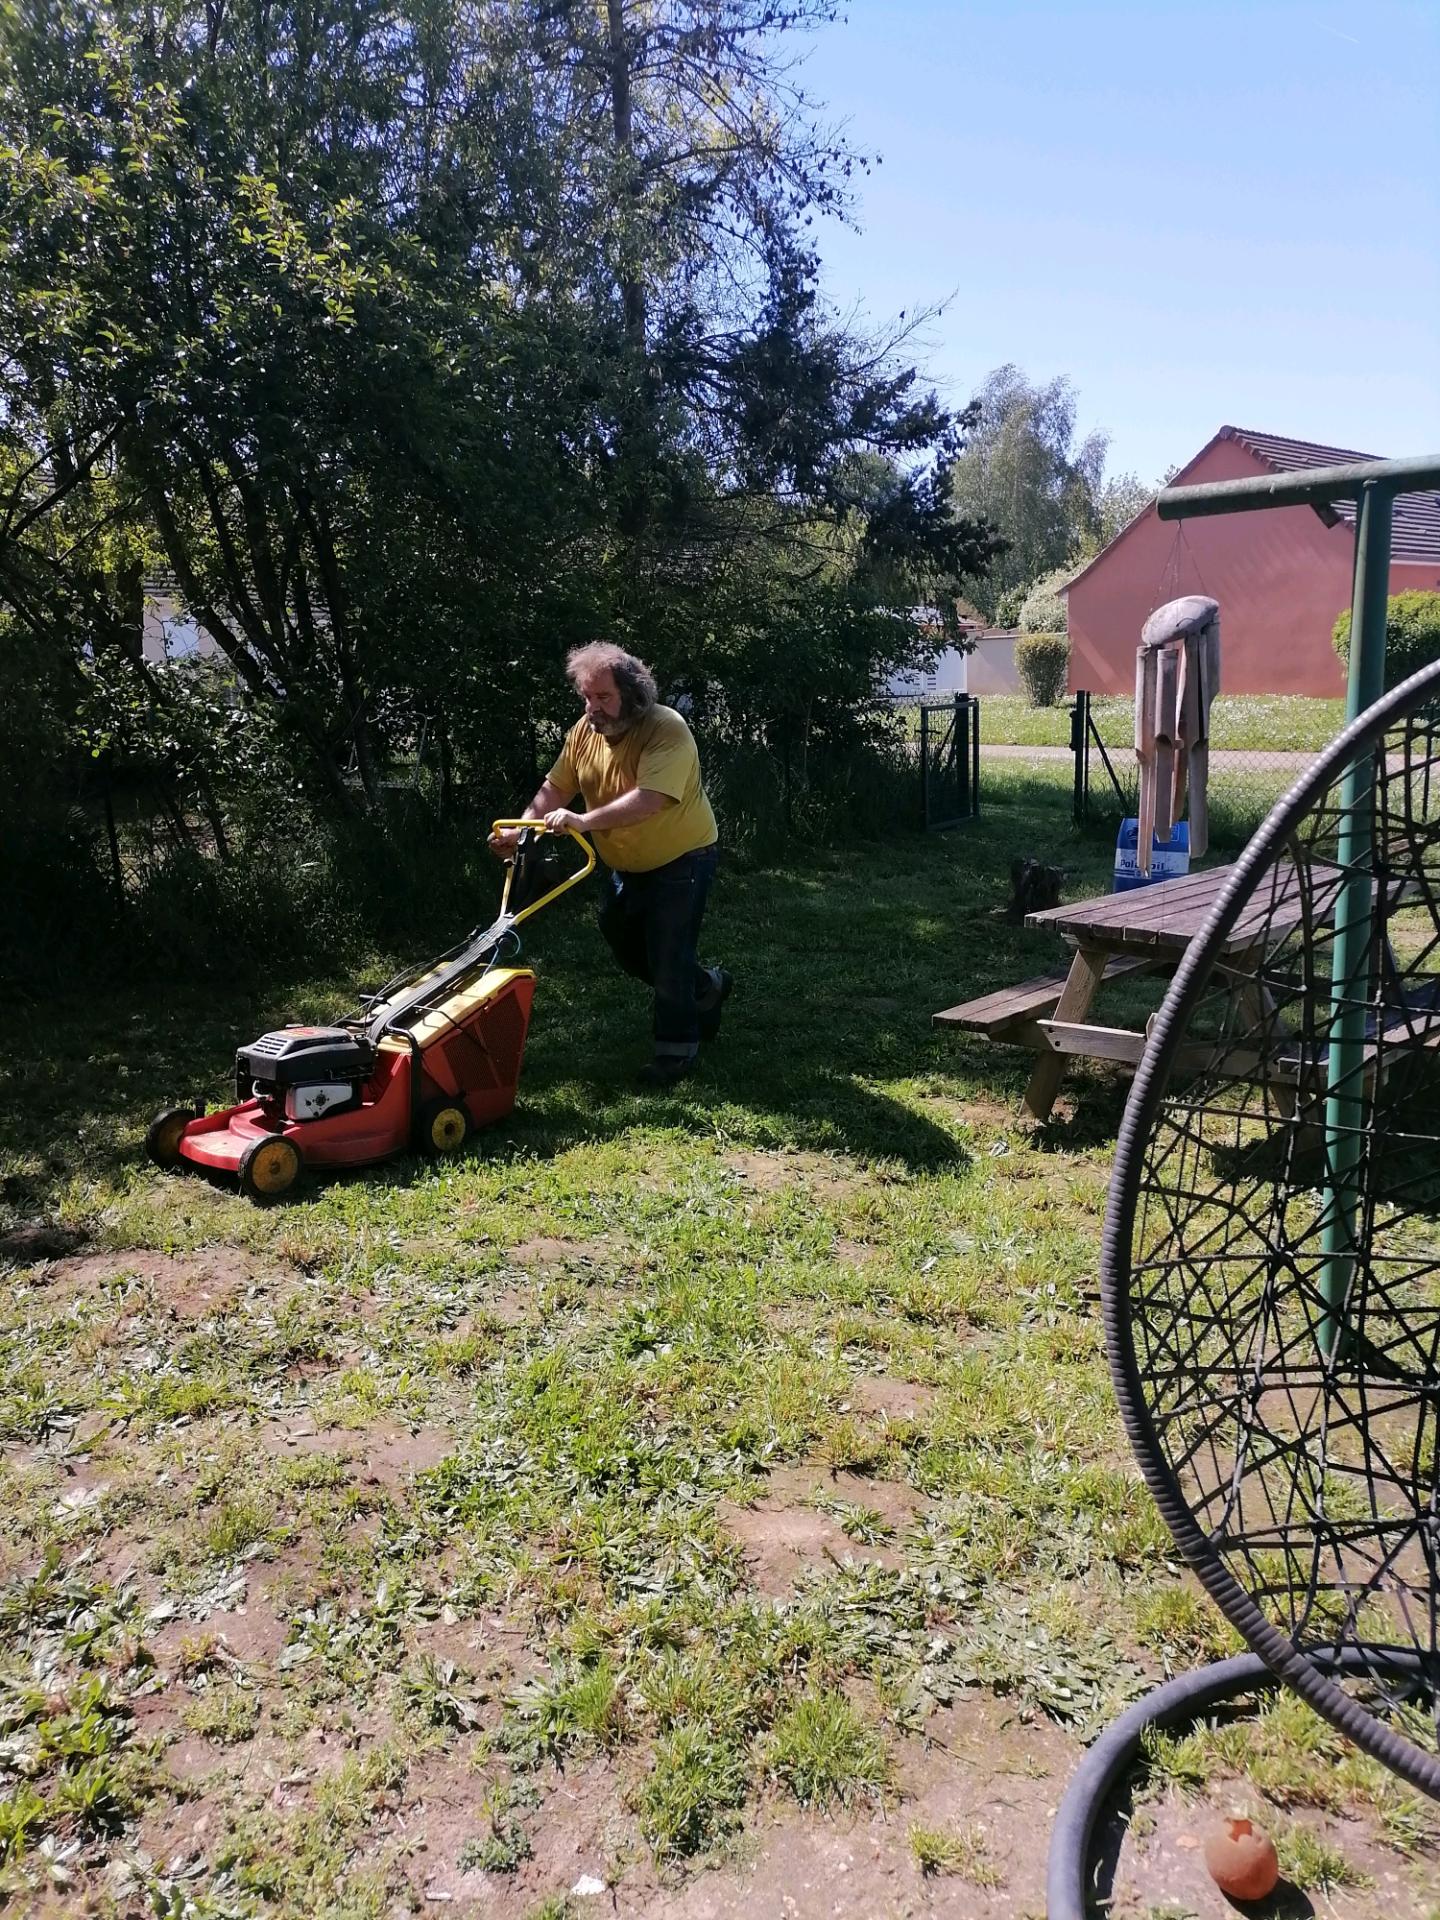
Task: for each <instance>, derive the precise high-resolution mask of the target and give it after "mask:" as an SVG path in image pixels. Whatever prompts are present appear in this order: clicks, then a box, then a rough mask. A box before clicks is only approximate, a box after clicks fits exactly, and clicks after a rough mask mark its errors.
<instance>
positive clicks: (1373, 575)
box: [1155, 456, 1440, 1359]
mask: <svg viewBox="0 0 1440 1920" xmlns="http://www.w3.org/2000/svg"><path fill="white" fill-rule="evenodd" d="M1430 487H1440V458H1436V457H1433V456H1423V457H1420V458H1416V459H1410V460H1366V461H1361V462H1358V463H1356V462H1352V463H1350V464H1348V465H1345V466H1334V467H1312V468H1310V469H1309V470H1308V471H1303V472H1299V473H1287V474H1275V475H1273V476H1271V477H1262V478H1258V479H1255V480H1220V481H1215V482H1214V483H1212V484H1209V485H1205V486H1198V487H1167V488H1166V489H1165V491H1164V492H1163V493H1162V494H1161V495H1160V497H1159V499H1158V500H1157V501H1156V503H1155V510H1156V512H1157V513H1158V514H1159V516H1160V518H1161V519H1162V520H1183V519H1187V518H1189V517H1190V516H1192V515H1204V514H1212V513H1250V512H1253V511H1255V510H1256V509H1261V508H1266V507H1295V506H1308V507H1323V506H1326V505H1328V504H1330V503H1331V502H1333V501H1336V500H1355V501H1357V502H1358V503H1359V516H1358V519H1357V521H1356V527H1355V573H1354V587H1353V592H1352V597H1351V610H1350V678H1349V685H1348V688H1347V691H1346V700H1345V719H1346V722H1347V724H1348V722H1350V721H1352V720H1356V719H1358V718H1359V716H1360V715H1361V714H1362V713H1364V712H1365V711H1366V709H1367V708H1368V707H1371V706H1373V705H1374V703H1375V701H1376V700H1378V699H1379V698H1380V695H1381V693H1382V692H1383V691H1384V685H1385V617H1386V612H1387V606H1386V603H1387V601H1388V599H1389V594H1390V551H1391V523H1392V518H1393V507H1394V502H1395V496H1396V495H1397V494H1399V493H1413V492H1417V491H1419V490H1421V489H1428V488H1430ZM1374 786H1375V762H1374V756H1373V754H1371V755H1362V756H1360V757H1359V758H1358V759H1357V760H1356V761H1355V762H1354V763H1353V764H1352V765H1351V766H1350V767H1349V768H1347V769H1346V772H1345V774H1344V777H1343V780H1342V784H1341V789H1340V800H1341V822H1340V833H1339V844H1338V848H1337V854H1338V860H1339V865H1340V868H1341V873H1342V879H1341V884H1340V890H1339V894H1338V896H1337V900H1336V909H1335V946H1334V959H1333V962H1332V965H1333V972H1332V976H1331V983H1330V995H1331V1001H1330V1005H1331V1027H1330V1034H1331V1038H1330V1050H1329V1059H1328V1063H1327V1067H1326V1075H1325V1084H1326V1098H1325V1170H1326V1171H1325V1192H1324V1215H1323V1218H1324V1238H1323V1264H1322V1267H1321V1272H1320V1293H1321V1298H1322V1300H1323V1302H1324V1308H1323V1312H1322V1315H1321V1320H1320V1327H1319V1340H1320V1350H1321V1352H1322V1354H1324V1355H1325V1357H1326V1358H1327V1359H1330V1358H1333V1357H1334V1355H1335V1353H1336V1351H1337V1348H1338V1346H1339V1344H1340V1343H1339V1340H1338V1335H1339V1333H1340V1330H1341V1327H1342V1325H1343V1309H1344V1304H1345V1299H1346V1296H1347V1294H1348V1293H1349V1290H1350V1287H1351V1284H1352V1282H1353V1280H1354V1277H1355V1269H1356V1265H1357V1262H1358V1260H1359V1257H1360V1254H1361V1248H1360V1244H1359V1237H1358V1234H1357V1231H1356V1227H1357V1220H1358V1216H1359V1211H1360V1199H1361V1193H1362V1187H1363V1182H1362V1178H1361V1170H1362V1166H1363V1161H1364V1144H1365V1142H1364V1118H1365V1100H1364V1083H1363V1074H1362V1065H1363V1056H1364V1047H1365V1011H1366V1009H1365V1002H1366V999H1367V997H1368V981H1369V973H1370V937H1369V936H1370V882H1369V871H1368V863H1369V857H1370V850H1371V836H1372V831H1373V820H1372V812H1373V796H1374ZM1362 863H1363V864H1364V867H1365V871H1357V869H1358V868H1359V867H1360V866H1361V864H1362Z"/></svg>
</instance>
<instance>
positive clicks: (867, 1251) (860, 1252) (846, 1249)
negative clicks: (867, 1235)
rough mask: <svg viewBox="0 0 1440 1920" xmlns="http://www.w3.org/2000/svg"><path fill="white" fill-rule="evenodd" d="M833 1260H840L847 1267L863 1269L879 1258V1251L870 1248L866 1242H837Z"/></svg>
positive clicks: (876, 1248) (875, 1248)
mask: <svg viewBox="0 0 1440 1920" xmlns="http://www.w3.org/2000/svg"><path fill="white" fill-rule="evenodd" d="M835 1258H836V1259H837V1260H842V1261H843V1262H844V1263H845V1265H846V1266H847V1267H865V1266H868V1265H869V1264H870V1262H871V1261H872V1260H878V1259H879V1258H880V1249H879V1247H876V1246H872V1245H871V1243H870V1242H869V1241H868V1240H837V1241H836V1242H835Z"/></svg>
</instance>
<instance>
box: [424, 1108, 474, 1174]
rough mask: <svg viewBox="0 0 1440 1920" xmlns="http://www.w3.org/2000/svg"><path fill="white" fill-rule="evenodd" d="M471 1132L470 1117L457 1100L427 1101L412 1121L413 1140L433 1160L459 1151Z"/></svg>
mask: <svg viewBox="0 0 1440 1920" xmlns="http://www.w3.org/2000/svg"><path fill="white" fill-rule="evenodd" d="M469 1134H470V1116H469V1114H468V1113H467V1112H466V1111H465V1107H464V1104H463V1102H461V1101H459V1100H446V1099H441V1100H427V1101H426V1103H425V1105H424V1106H423V1107H422V1108H421V1109H420V1116H419V1118H418V1120H417V1121H416V1123H415V1143H416V1145H417V1146H418V1147H419V1149H420V1151H421V1152H422V1153H424V1154H428V1155H429V1156H430V1158H431V1159H432V1160H442V1159H445V1158H447V1157H448V1156H449V1155H450V1154H452V1153H458V1152H459V1151H460V1149H461V1147H463V1146H464V1144H465V1142H466V1140H467V1139H468V1138H469Z"/></svg>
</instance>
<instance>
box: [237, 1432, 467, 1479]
mask: <svg viewBox="0 0 1440 1920" xmlns="http://www.w3.org/2000/svg"><path fill="white" fill-rule="evenodd" d="M257 1439H258V1441H259V1443H260V1446H261V1447H262V1449H263V1450H264V1451H265V1452H266V1453H272V1454H273V1453H279V1452H280V1451H281V1450H282V1449H284V1450H285V1451H287V1452H293V1453H320V1454H328V1455H330V1456H332V1457H333V1458H335V1459H337V1460H339V1461H340V1462H341V1463H342V1465H345V1466H348V1467H351V1468H353V1477H354V1478H355V1479H356V1480H358V1481H359V1482H360V1483H361V1485H362V1486H371V1487H387V1488H395V1487H403V1486H407V1485H409V1484H410V1483H411V1482H412V1481H413V1480H414V1478H415V1476H416V1474H418V1473H423V1472H425V1470H426V1469H427V1468H429V1467H436V1466H439V1464H440V1462H441V1461H442V1460H445V1459H448V1458H449V1456H450V1455H451V1454H452V1453H453V1452H454V1450H455V1445H456V1441H455V1435H454V1434H453V1433H452V1432H451V1431H450V1429H449V1428H448V1427H417V1428H415V1429H414V1430H413V1431H412V1430H411V1429H410V1428H409V1427H386V1426H368V1427H365V1428H364V1429H360V1428H356V1427H313V1426H311V1425H310V1424H309V1423H308V1422H307V1421H306V1420H305V1419H304V1418H303V1416H302V1417H301V1418H298V1419H295V1420H289V1421H286V1420H270V1421H267V1422H266V1423H265V1425H264V1426H262V1427H261V1428H260V1429H259V1432H258V1434H257Z"/></svg>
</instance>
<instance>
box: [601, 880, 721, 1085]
mask: <svg viewBox="0 0 1440 1920" xmlns="http://www.w3.org/2000/svg"><path fill="white" fill-rule="evenodd" d="M719 855H720V850H719V848H718V847H701V848H700V849H699V850H698V851H697V852H695V853H682V854H681V856H680V858H679V859H678V860H671V861H670V862H669V863H668V864H667V865H665V866H663V867H656V868H654V869H653V870H652V871H651V872H650V873H612V874H610V876H609V877H608V879H607V881H606V885H605V893H604V896H603V898H602V900H601V902H600V931H601V933H603V934H604V936H605V938H606V940H607V942H608V943H609V946H610V951H611V952H612V953H613V954H614V955H615V958H616V959H617V960H618V961H619V962H620V965H621V966H622V967H623V968H624V969H625V971H626V973H628V974H630V975H631V976H632V977H633V978H634V979H636V980H643V981H644V982H645V984H646V986H647V987H651V988H653V989H654V993H655V1026H654V1032H655V1058H656V1060H657V1061H664V1062H667V1063H668V1062H671V1061H675V1060H690V1059H693V1058H694V1056H695V1053H696V1051H697V1050H698V1047H699V1044H700V1014H701V1010H702V1009H703V1008H706V1007H708V1006H713V1005H714V1004H715V1003H716V1000H717V998H718V994H719V988H720V982H719V981H718V979H717V978H716V976H715V975H714V974H713V973H712V972H710V970H709V969H708V968H706V967H702V966H701V965H700V964H699V962H698V961H697V959H696V957H695V948H696V943H697V942H698V940H699V938H700V922H701V920H702V919H703V918H704V915H705V902H706V900H707V898H708V897H709V893H710V883H711V882H712V881H713V880H714V878H715V868H716V866H717V864H718V862H719Z"/></svg>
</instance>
